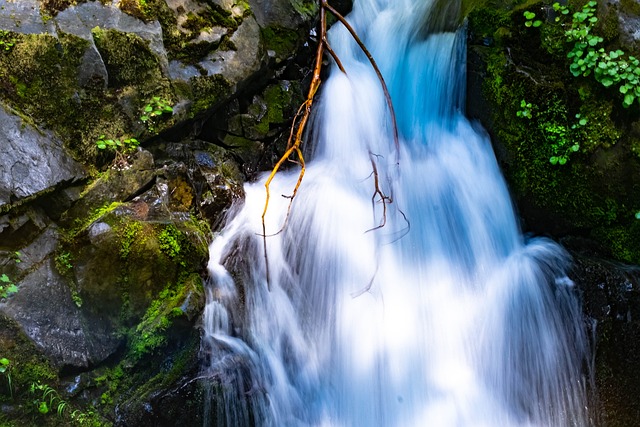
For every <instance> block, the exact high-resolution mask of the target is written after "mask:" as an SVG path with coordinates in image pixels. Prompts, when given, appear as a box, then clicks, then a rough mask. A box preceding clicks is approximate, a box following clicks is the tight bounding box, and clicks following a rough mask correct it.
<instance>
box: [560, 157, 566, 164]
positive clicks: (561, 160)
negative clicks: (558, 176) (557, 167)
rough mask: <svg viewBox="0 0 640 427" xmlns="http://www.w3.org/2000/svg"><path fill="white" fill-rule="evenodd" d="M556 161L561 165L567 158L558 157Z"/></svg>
mask: <svg viewBox="0 0 640 427" xmlns="http://www.w3.org/2000/svg"><path fill="white" fill-rule="evenodd" d="M558 163H559V164H561V165H564V164H566V163H567V158H566V157H560V158H559V159H558Z"/></svg>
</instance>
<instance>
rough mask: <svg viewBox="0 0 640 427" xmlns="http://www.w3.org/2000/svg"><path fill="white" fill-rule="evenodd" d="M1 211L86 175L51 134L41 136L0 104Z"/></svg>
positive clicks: (36, 130)
mask: <svg viewBox="0 0 640 427" xmlns="http://www.w3.org/2000/svg"><path fill="white" fill-rule="evenodd" d="M0 147H2V148H3V150H2V151H3V152H2V156H0V207H1V206H3V205H6V204H10V203H13V202H15V201H17V200H20V199H24V198H26V197H30V196H33V195H36V194H38V193H40V192H42V191H45V190H47V189H50V188H53V187H56V186H58V185H59V184H61V183H63V182H68V181H74V180H77V179H79V178H81V177H83V176H84V175H85V172H84V170H83V168H82V166H81V165H80V164H79V163H77V162H76V161H74V160H73V159H72V158H71V157H70V156H69V155H68V154H67V152H66V150H65V149H64V147H63V146H62V142H61V141H60V140H58V139H57V138H55V137H54V136H53V135H52V134H51V133H48V132H47V133H43V132H41V131H39V130H38V129H36V128H35V127H33V126H32V125H31V124H29V123H26V122H25V121H24V120H22V119H21V118H20V117H18V116H17V115H12V114H11V113H10V110H7V109H6V108H5V107H4V106H3V105H2V104H0Z"/></svg>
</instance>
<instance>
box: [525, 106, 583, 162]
mask: <svg viewBox="0 0 640 427" xmlns="http://www.w3.org/2000/svg"><path fill="white" fill-rule="evenodd" d="M535 109H536V106H534V105H532V104H531V103H530V102H527V101H526V100H524V99H523V100H521V101H520V109H519V110H518V111H517V112H516V115H517V116H518V117H520V118H523V119H528V120H532V119H533V117H534V115H533V111H534V110H535ZM565 118H566V110H565V109H564V108H563V107H561V106H559V105H558V104H557V103H551V104H550V106H549V108H548V109H547V115H546V117H545V116H544V115H542V116H541V117H538V120H537V125H538V129H539V130H540V132H541V133H542V135H543V137H544V138H545V140H546V141H547V142H548V143H549V146H550V148H551V156H550V157H549V163H551V164H552V165H564V164H566V163H567V161H568V160H569V156H570V155H571V154H572V153H575V152H577V151H579V150H580V143H579V142H578V141H579V140H580V139H581V138H582V136H583V135H581V128H583V127H584V126H586V124H587V123H588V120H587V119H586V118H585V117H582V115H581V114H579V113H578V114H576V115H575V119H576V121H575V122H574V123H572V124H571V125H569V124H568V123H566V119H565Z"/></svg>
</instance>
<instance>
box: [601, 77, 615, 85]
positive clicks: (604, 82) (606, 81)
mask: <svg viewBox="0 0 640 427" xmlns="http://www.w3.org/2000/svg"><path fill="white" fill-rule="evenodd" d="M600 83H602V86H604V87H609V86H611V85H612V84H613V80H612V79H611V77H603V78H602V80H600Z"/></svg>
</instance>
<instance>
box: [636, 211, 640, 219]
mask: <svg viewBox="0 0 640 427" xmlns="http://www.w3.org/2000/svg"><path fill="white" fill-rule="evenodd" d="M636 219H640V211H638V212H636Z"/></svg>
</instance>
